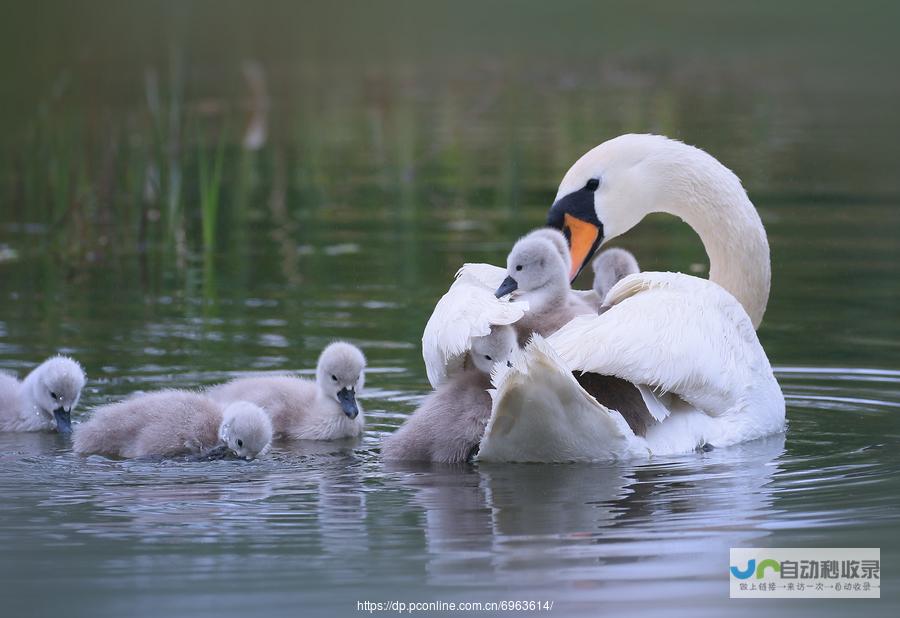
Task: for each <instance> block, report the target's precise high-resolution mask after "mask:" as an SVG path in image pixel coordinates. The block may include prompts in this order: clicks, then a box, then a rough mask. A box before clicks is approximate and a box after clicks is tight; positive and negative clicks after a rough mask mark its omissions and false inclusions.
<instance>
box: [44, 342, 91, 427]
mask: <svg viewBox="0 0 900 618" xmlns="http://www.w3.org/2000/svg"><path fill="white" fill-rule="evenodd" d="M35 377H36V380H35V381H34V382H33V386H32V397H33V398H34V402H35V403H36V404H37V407H38V413H39V414H42V415H43V416H45V417H46V418H47V419H48V420H49V421H50V423H51V424H52V425H53V427H54V428H55V429H56V431H58V432H60V433H70V432H71V431H72V409H73V408H74V407H75V406H76V405H77V404H78V399H79V398H80V397H81V389H83V388H84V382H85V376H84V371H83V370H82V369H81V365H79V364H78V363H77V362H76V361H74V360H72V359H71V358H68V357H66V356H54V357H53V358H49V359H47V360H46V361H44V362H43V363H42V364H41V365H40V366H39V367H38V368H37V369H35Z"/></svg>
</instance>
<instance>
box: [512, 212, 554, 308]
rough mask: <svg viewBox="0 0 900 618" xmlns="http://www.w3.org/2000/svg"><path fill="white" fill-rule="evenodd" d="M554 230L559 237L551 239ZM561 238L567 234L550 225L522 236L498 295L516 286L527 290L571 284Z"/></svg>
mask: <svg viewBox="0 0 900 618" xmlns="http://www.w3.org/2000/svg"><path fill="white" fill-rule="evenodd" d="M552 234H556V235H558V237H559V238H558V239H557V240H556V241H553V240H551V239H550V238H551V235H552ZM559 240H562V242H565V237H563V235H562V234H561V233H560V232H556V231H554V230H550V229H548V228H543V229H540V230H536V231H535V232H532V233H530V234H528V235H527V236H523V237H522V238H521V239H519V241H518V242H517V243H516V244H515V245H514V246H513V248H512V251H511V252H510V254H509V257H507V258H506V275H507V276H506V279H504V280H503V283H501V284H500V287H499V288H498V289H497V291H496V296H497V298H500V297H501V296H505V295H506V294H509V293H510V292H514V291H515V290H520V291H522V292H526V293H527V292H533V291H535V290H539V289H541V288H545V287H547V288H548V290H549V289H552V290H556V289H558V288H568V286H569V265H568V264H567V261H566V259H565V258H564V257H563V255H562V254H561V252H560V249H559V246H560V245H559ZM532 309H533V310H534V309H537V308H536V307H532Z"/></svg>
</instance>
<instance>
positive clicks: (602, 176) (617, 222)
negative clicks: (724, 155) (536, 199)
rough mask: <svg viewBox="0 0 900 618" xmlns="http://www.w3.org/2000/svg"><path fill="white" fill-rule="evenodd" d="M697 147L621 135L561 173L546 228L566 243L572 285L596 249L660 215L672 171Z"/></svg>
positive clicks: (675, 178)
mask: <svg viewBox="0 0 900 618" xmlns="http://www.w3.org/2000/svg"><path fill="white" fill-rule="evenodd" d="M688 151H697V149H696V148H692V147H690V146H686V145H684V144H682V143H681V142H677V141H675V140H671V139H668V138H666V137H662V136H660V135H622V136H619V137H617V138H614V139H611V140H609V141H606V142H604V143H602V144H600V145H599V146H597V147H596V148H594V149H593V150H590V151H588V152H587V153H586V154H585V155H584V156H582V157H581V158H580V159H578V161H576V162H575V164H574V165H573V166H572V167H571V168H570V169H569V171H568V172H566V175H565V176H564V177H563V179H562V182H561V183H560V185H559V191H558V192H557V194H556V200H555V201H554V203H553V206H552V207H551V208H550V212H549V213H548V215H547V225H548V226H550V227H552V228H556V229H558V230H561V231H562V232H563V234H565V236H566V238H567V239H568V243H569V251H570V254H571V268H570V271H569V279H570V280H574V279H575V277H577V276H578V273H579V272H581V269H582V268H583V267H584V265H585V264H586V263H587V262H588V260H590V258H591V256H593V255H594V252H595V251H596V250H597V248H598V247H599V246H600V245H601V244H602V243H603V242H605V241H606V240H609V239H610V238H615V237H616V236H619V235H620V234H624V233H625V232H627V231H628V230H630V229H631V228H632V227H634V226H635V225H637V224H638V223H639V222H640V220H641V219H643V218H644V217H645V216H646V215H647V214H649V213H650V212H654V211H658V210H665V207H666V203H665V202H666V200H665V199H664V196H665V195H666V194H665V193H664V191H665V190H666V188H667V187H668V188H669V189H670V190H671V191H673V192H674V191H676V190H680V189H681V188H682V187H681V186H678V187H675V186H671V185H673V184H677V185H683V179H681V178H680V177H679V176H678V174H673V173H672V172H673V170H677V168H678V167H679V165H678V164H679V163H680V162H682V161H683V160H684V158H685V157H687V156H694V153H691V152H688Z"/></svg>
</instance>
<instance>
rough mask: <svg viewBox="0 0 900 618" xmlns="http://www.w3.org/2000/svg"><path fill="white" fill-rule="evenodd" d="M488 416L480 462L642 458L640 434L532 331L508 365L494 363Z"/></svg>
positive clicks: (646, 451) (643, 445)
mask: <svg viewBox="0 0 900 618" xmlns="http://www.w3.org/2000/svg"><path fill="white" fill-rule="evenodd" d="M493 382H494V384H495V386H496V390H494V391H492V393H491V394H492V396H493V398H494V405H493V410H492V412H491V419H490V421H489V422H488V425H487V428H486V429H485V433H484V437H483V438H482V440H481V446H480V448H479V452H478V457H477V459H478V460H479V461H493V462H513V461H520V462H544V463H549V462H569V461H612V460H619V459H628V458H632V457H646V456H648V455H649V449H648V447H647V444H646V442H645V441H644V439H643V438H640V437H637V436H635V435H634V432H632V431H631V429H630V428H629V427H628V423H627V422H626V421H625V419H624V418H623V417H622V415H621V414H619V413H618V412H616V411H614V410H609V409H608V408H606V407H604V406H603V405H601V404H600V403H599V402H597V400H596V399H594V398H593V397H592V396H591V395H590V394H589V393H588V392H587V391H585V390H584V389H583V388H582V387H581V386H580V385H579V384H578V382H577V381H576V380H575V377H574V376H573V375H572V372H571V371H570V370H569V369H568V367H566V366H565V364H564V363H563V362H562V360H561V359H560V358H559V357H558V356H557V354H556V352H554V350H553V349H552V348H551V347H550V346H549V345H548V344H547V342H546V341H545V340H544V339H542V338H541V337H540V336H539V335H535V336H534V337H533V339H532V340H531V341H530V342H529V343H528V345H527V346H526V347H525V350H524V351H523V353H522V354H520V355H519V356H518V357H517V358H516V359H515V360H514V361H513V366H512V368H509V369H507V368H505V367H497V368H495V374H494V376H493Z"/></svg>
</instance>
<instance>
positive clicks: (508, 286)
mask: <svg viewBox="0 0 900 618" xmlns="http://www.w3.org/2000/svg"><path fill="white" fill-rule="evenodd" d="M518 289H519V283H518V282H517V281H516V280H515V279H513V278H512V277H507V278H506V279H504V280H503V283H501V284H500V287H499V288H497V291H496V292H494V296H496V297H497V298H502V297H504V296H506V295H507V294H509V293H510V292H515V291H516V290H518Z"/></svg>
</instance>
